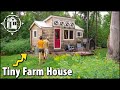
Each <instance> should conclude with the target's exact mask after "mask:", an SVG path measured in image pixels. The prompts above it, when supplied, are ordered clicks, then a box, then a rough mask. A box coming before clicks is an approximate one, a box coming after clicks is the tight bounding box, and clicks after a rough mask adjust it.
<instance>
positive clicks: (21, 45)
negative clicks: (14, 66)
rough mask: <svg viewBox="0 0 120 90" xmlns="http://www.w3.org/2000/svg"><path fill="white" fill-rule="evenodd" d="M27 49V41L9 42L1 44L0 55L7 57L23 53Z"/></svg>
mask: <svg viewBox="0 0 120 90" xmlns="http://www.w3.org/2000/svg"><path fill="white" fill-rule="evenodd" d="M29 49H30V43H29V39H21V40H11V41H10V42H9V43H7V42H1V53H4V54H7V55H11V54H18V53H23V52H25V51H26V50H29Z"/></svg>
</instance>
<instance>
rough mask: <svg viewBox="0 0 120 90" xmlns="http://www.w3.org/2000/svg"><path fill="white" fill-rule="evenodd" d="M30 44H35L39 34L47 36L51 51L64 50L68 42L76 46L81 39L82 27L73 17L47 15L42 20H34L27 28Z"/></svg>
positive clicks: (32, 45)
mask: <svg viewBox="0 0 120 90" xmlns="http://www.w3.org/2000/svg"><path fill="white" fill-rule="evenodd" d="M29 30H30V46H31V48H32V47H34V46H36V47H37V41H38V40H39V37H40V36H43V38H44V37H48V38H49V41H50V43H49V46H50V50H52V51H55V50H56V51H61V50H64V48H65V46H66V45H68V44H70V45H73V46H75V47H76V46H77V45H78V43H79V44H80V43H81V42H82V39H83V32H84V29H83V28H81V27H79V26H78V25H76V24H75V19H73V18H67V17H60V16H53V15H51V16H49V17H48V18H46V19H45V20H43V21H34V22H33V23H32V25H31V26H30V28H29Z"/></svg>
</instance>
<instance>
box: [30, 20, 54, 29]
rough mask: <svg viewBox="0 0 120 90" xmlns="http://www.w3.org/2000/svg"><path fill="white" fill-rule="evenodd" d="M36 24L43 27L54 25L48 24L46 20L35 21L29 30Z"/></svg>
mask: <svg viewBox="0 0 120 90" xmlns="http://www.w3.org/2000/svg"><path fill="white" fill-rule="evenodd" d="M34 24H36V25H37V26H38V27H39V28H42V27H52V26H50V25H48V24H46V23H45V22H44V21H34V22H33V24H32V25H31V26H30V28H29V30H30V29H31V27H32V26H33V25H34Z"/></svg>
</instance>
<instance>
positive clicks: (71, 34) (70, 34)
mask: <svg viewBox="0 0 120 90" xmlns="http://www.w3.org/2000/svg"><path fill="white" fill-rule="evenodd" d="M69 39H73V31H70V33H69Z"/></svg>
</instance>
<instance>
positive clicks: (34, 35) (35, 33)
mask: <svg viewBox="0 0 120 90" xmlns="http://www.w3.org/2000/svg"><path fill="white" fill-rule="evenodd" d="M33 37H34V38H36V37H37V31H36V30H34V31H33Z"/></svg>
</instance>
